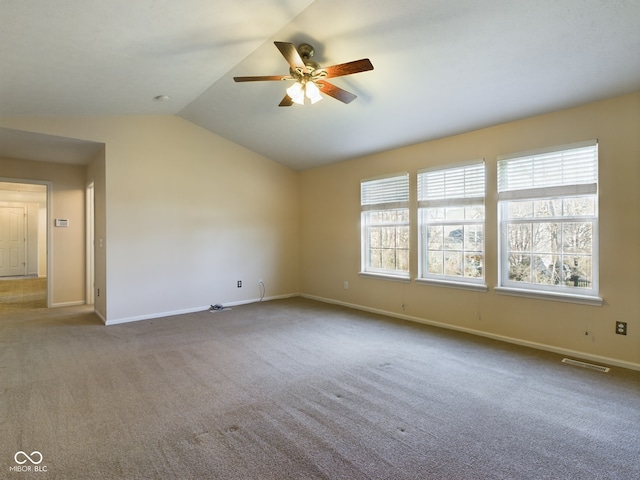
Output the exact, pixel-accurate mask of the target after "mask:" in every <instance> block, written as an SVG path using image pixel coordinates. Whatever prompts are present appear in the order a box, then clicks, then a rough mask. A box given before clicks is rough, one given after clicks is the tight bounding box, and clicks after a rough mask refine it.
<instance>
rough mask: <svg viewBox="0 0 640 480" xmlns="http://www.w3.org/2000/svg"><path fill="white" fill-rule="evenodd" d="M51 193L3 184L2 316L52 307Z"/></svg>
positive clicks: (44, 186) (0, 246) (0, 243)
mask: <svg viewBox="0 0 640 480" xmlns="http://www.w3.org/2000/svg"><path fill="white" fill-rule="evenodd" d="M48 190H49V186H48V184H47V183H46V182H42V183H19V182H17V181H16V182H14V181H8V180H4V179H3V180H2V181H0V313H8V312H15V311H20V310H30V309H34V308H46V307H48V306H49V297H50V296H49V287H50V285H49V282H48V277H49V275H48V268H49V262H48V256H47V252H48V240H47V239H48V232H47V224H48V222H47V218H48Z"/></svg>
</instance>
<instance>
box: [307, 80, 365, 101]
mask: <svg viewBox="0 0 640 480" xmlns="http://www.w3.org/2000/svg"><path fill="white" fill-rule="evenodd" d="M317 85H318V87H320V91H321V92H322V93H326V94H327V95H329V96H330V97H333V98H335V99H336V100H340V101H341V102H343V103H351V102H353V101H354V100H355V99H356V98H358V97H357V96H355V95H354V94H353V93H350V92H347V91H346V90H343V89H341V88H340V87H336V86H335V85H333V84H331V83H329V82H325V81H324V80H323V81H322V82H318V83H317Z"/></svg>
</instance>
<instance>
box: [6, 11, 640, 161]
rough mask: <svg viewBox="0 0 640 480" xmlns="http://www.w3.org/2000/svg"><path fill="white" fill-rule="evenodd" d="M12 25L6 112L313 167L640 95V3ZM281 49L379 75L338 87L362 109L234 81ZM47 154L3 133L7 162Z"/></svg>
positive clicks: (90, 18)
mask: <svg viewBox="0 0 640 480" xmlns="http://www.w3.org/2000/svg"><path fill="white" fill-rule="evenodd" d="M0 18H2V26H1V27H0V66H1V72H0V117H13V116H41V115H53V116H68V115H137V114H170V115H178V116H180V117H183V118H185V119H186V120H189V121H191V122H193V123H195V124H197V125H200V126H202V127H204V128H206V129H208V130H210V131H212V132H215V133H216V134H218V135H221V136H222V137H225V138H227V139H229V140H231V141H233V142H236V143H238V144H240V145H243V146H245V147H247V148H249V149H251V150H253V151H255V152H258V153H260V154H262V155H264V156H266V157H268V158H271V159H273V160H275V161H278V162H281V163H283V164H285V165H288V166H290V167H292V168H294V169H298V170H303V169H306V168H310V167H314V166H319V165H323V164H327V163H331V162H337V161H342V160H345V159H349V158H353V157H357V156H361V155H365V154H369V153H374V152H378V151H383V150H388V149H391V148H395V147H399V146H403V145H409V144H413V143H417V142H422V141H427V140H431V139H435V138H439V137H443V136H448V135H452V134H456V133H462V132H465V131H469V130H473V129H477V128H482V127H486V126H490V125H495V124H498V123H502V122H505V121H510V120H515V119H519V118H525V117H528V116H532V115H536V114H540V113H544V112H548V111H553V110H558V109H562V108H566V107H571V106H574V105H579V104H582V103H586V102H590V101H595V100H599V99H603V98H607V97H612V96H616V95H621V94H625V93H630V92H633V91H638V90H640V28H638V26H639V25H640V3H639V2H637V1H635V0H610V1H602V0H562V1H558V0H536V1H520V0H515V1H514V0H483V1H481V2H480V1H477V0H456V1H450V0H401V1H395V0H349V1H344V0H242V1H238V0H181V1H175V0H135V1H132V0H109V1H104V0H56V1H55V2H36V1H29V2H26V1H23V0H0ZM274 41H284V42H292V43H294V44H296V45H298V44H300V43H302V42H305V43H310V44H311V45H313V46H314V47H315V56H314V58H313V59H314V60H315V61H316V62H318V63H320V64H321V65H323V66H328V65H333V64H337V63H343V62H348V61H351V60H357V59H361V58H369V59H370V60H371V62H372V63H373V65H374V70H373V71H369V72H363V73H358V74H355V75H349V76H345V77H340V78H336V79H334V80H333V83H334V84H335V85H337V86H339V87H341V88H343V89H346V90H348V91H350V92H352V93H354V94H356V95H357V96H358V98H357V99H356V100H355V101H353V102H352V103H350V104H348V105H347V104H343V103H341V102H339V101H337V100H335V99H333V98H330V97H325V99H324V100H323V101H321V102H318V103H316V104H314V105H305V106H298V105H294V106H291V107H278V103H279V102H280V100H281V99H282V97H283V95H284V90H285V88H286V87H287V86H288V84H285V83H284V82H251V83H235V82H234V81H233V77H234V76H248V75H281V74H287V73H288V69H289V66H288V64H287V62H286V61H285V59H284V58H283V56H282V55H281V54H280V52H279V51H278V50H277V49H276V48H275V46H274V45H273V42H274ZM159 95H166V96H168V97H169V99H168V100H167V101H164V102H160V101H157V100H155V99H154V98H155V97H157V96H159ZM38 141H40V142H41V144H38ZM30 142H31V151H30V152H29V151H28V147H29V143H30ZM74 142H76V145H75V146H73V145H72V147H73V148H87V149H89V150H90V149H91V146H88V145H84V144H83V143H82V142H77V141H74ZM72 143H73V142H72ZM34 145H38V148H37V149H36V150H38V151H39V153H37V152H36V153H34V151H33V149H34ZM47 145H48V144H47V139H46V137H43V138H39V139H38V138H35V137H33V136H32V135H24V136H22V138H21V134H19V133H18V132H15V131H8V130H6V129H0V155H2V156H12V157H15V158H32V157H33V156H34V155H40V156H41V159H44V160H47V158H45V157H46V151H47ZM53 148H61V147H60V146H59V145H58V146H54V147H53ZM22 149H24V152H23V151H22ZM8 154H10V155H8ZM26 155H28V156H29V157H26Z"/></svg>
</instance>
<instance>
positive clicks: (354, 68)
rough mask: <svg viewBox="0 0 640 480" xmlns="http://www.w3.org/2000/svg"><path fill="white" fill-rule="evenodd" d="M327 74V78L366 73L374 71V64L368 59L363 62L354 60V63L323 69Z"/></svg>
mask: <svg viewBox="0 0 640 480" xmlns="http://www.w3.org/2000/svg"><path fill="white" fill-rule="evenodd" d="M321 70H324V71H325V72H327V76H326V78H332V77H341V76H343V75H351V74H352V73H360V72H366V71H368V70H373V64H372V63H371V61H370V60H369V59H368V58H363V59H362V60H354V61H353V62H347V63H341V64H339V65H332V66H331V67H326V68H321Z"/></svg>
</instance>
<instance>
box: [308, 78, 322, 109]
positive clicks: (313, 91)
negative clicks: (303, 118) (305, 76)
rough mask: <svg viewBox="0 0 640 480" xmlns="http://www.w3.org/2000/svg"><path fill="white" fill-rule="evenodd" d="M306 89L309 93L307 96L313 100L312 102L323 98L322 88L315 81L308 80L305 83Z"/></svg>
mask: <svg viewBox="0 0 640 480" xmlns="http://www.w3.org/2000/svg"><path fill="white" fill-rule="evenodd" d="M305 91H306V94H307V98H308V99H309V100H311V103H312V104H314V103H316V102H319V101H320V100H322V95H320V89H319V88H318V86H317V85H316V84H315V83H313V82H307V84H306V85H305Z"/></svg>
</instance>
